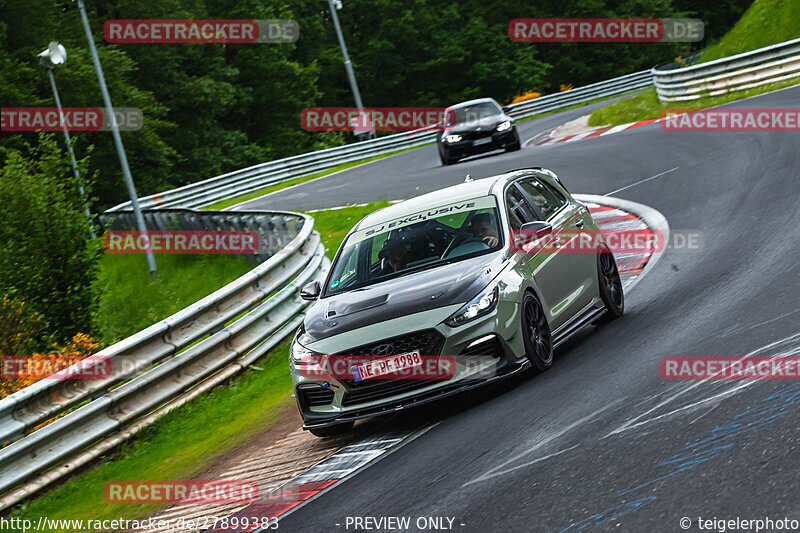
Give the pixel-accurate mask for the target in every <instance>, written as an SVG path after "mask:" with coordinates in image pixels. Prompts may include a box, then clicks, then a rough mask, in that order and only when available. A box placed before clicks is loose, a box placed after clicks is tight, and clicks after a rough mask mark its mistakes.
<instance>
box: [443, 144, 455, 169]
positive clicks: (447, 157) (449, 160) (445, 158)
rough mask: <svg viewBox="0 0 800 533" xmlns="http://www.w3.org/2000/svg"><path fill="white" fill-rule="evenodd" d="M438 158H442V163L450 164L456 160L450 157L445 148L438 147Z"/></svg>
mask: <svg viewBox="0 0 800 533" xmlns="http://www.w3.org/2000/svg"><path fill="white" fill-rule="evenodd" d="M439 158H440V159H441V160H442V164H443V165H452V164H453V163H455V162H456V160H454V159H451V158H450V156H449V155H448V153H447V149H446V148H440V149H439Z"/></svg>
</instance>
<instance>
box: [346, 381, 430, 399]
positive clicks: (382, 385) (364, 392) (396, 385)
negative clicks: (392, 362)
mask: <svg viewBox="0 0 800 533" xmlns="http://www.w3.org/2000/svg"><path fill="white" fill-rule="evenodd" d="M433 383H434V381H433V380H430V379H365V380H363V381H359V382H357V387H356V388H353V389H351V390H348V391H347V392H346V393H345V395H344V398H343V399H342V405H344V406H348V405H355V404H359V403H365V402H374V401H376V400H383V399H385V398H391V397H392V396H397V395H398V394H404V393H406V392H410V391H414V390H417V389H421V388H423V387H427V386H428V385H432V384H433Z"/></svg>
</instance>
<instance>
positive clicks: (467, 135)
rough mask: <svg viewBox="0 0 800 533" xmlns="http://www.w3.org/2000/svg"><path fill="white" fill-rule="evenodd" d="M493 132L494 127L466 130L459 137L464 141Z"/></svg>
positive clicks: (487, 135)
mask: <svg viewBox="0 0 800 533" xmlns="http://www.w3.org/2000/svg"><path fill="white" fill-rule="evenodd" d="M493 133H494V128H486V129H484V130H482V131H475V130H473V131H466V132H464V133H461V134H460V135H461V137H462V138H463V139H464V140H465V141H474V140H475V139H483V138H484V137H491V136H492V134H493Z"/></svg>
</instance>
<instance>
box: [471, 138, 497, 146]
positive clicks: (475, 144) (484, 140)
mask: <svg viewBox="0 0 800 533" xmlns="http://www.w3.org/2000/svg"><path fill="white" fill-rule="evenodd" d="M490 142H492V138H491V137H484V138H483V139H478V140H475V141H472V146H478V145H481V144H487V143H490Z"/></svg>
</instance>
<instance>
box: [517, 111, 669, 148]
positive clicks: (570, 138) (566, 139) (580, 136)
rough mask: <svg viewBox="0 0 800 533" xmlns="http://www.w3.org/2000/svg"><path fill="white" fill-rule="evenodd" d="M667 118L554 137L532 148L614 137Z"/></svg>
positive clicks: (535, 144)
mask: <svg viewBox="0 0 800 533" xmlns="http://www.w3.org/2000/svg"><path fill="white" fill-rule="evenodd" d="M665 118H666V117H662V118H654V119H650V120H640V121H638V122H631V123H629V124H622V125H620V126H612V127H610V128H601V129H599V130H594V131H585V132H583V133H576V134H574V135H565V136H563V137H552V138H544V139H539V140H534V142H533V145H532V146H550V145H551V144H561V143H571V142H575V141H582V140H584V139H593V138H594V137H603V136H604V135H612V134H614V133H619V132H621V131H625V130H629V129H631V128H638V127H639V126H645V125H647V124H653V123H654V122H661V121H662V120H664V119H665Z"/></svg>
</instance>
